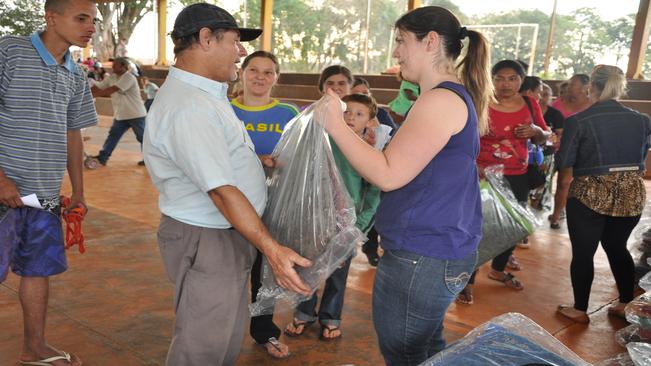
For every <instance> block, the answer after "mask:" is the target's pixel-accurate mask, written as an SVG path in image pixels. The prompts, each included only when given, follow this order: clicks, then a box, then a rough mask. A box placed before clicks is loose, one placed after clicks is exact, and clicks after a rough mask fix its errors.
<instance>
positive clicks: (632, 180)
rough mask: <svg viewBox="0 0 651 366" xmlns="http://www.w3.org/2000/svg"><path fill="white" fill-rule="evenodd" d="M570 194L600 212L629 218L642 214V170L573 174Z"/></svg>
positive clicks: (644, 198)
mask: <svg viewBox="0 0 651 366" xmlns="http://www.w3.org/2000/svg"><path fill="white" fill-rule="evenodd" d="M569 197H574V198H576V199H578V200H579V201H581V203H583V204H584V205H586V206H588V208H590V209H591V210H593V211H595V212H597V213H599V214H602V215H607V216H614V217H631V216H638V215H641V214H642V209H643V208H644V202H645V201H646V190H645V188H644V181H643V179H642V173H641V172H638V171H636V172H615V173H610V174H604V175H588V176H582V177H574V180H573V181H572V184H571V185H570V192H569Z"/></svg>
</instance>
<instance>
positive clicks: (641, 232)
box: [628, 201, 651, 276]
mask: <svg viewBox="0 0 651 366" xmlns="http://www.w3.org/2000/svg"><path fill="white" fill-rule="evenodd" d="M631 239H632V240H631V242H630V243H629V245H628V248H629V250H630V251H631V254H632V255H633V259H634V260H636V269H635V270H636V273H637V275H638V276H642V275H644V274H645V273H647V272H650V271H651V264H649V263H651V262H648V260H649V259H651V201H648V202H647V204H646V205H645V206H644V211H643V212H642V218H641V219H640V222H639V223H638V224H637V226H636V227H635V229H634V230H633V233H632V234H631Z"/></svg>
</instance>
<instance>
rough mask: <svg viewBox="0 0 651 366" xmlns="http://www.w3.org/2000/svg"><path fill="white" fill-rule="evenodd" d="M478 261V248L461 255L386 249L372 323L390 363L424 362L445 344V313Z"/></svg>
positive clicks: (374, 290) (379, 275) (374, 296)
mask: <svg viewBox="0 0 651 366" xmlns="http://www.w3.org/2000/svg"><path fill="white" fill-rule="evenodd" d="M476 262H477V253H476V252H475V253H473V254H471V255H469V256H468V257H467V258H464V259H460V260H442V259H436V258H430V257H423V256H420V255H417V254H414V253H410V252H406V251H402V250H387V251H385V252H384V256H383V257H382V259H381V260H380V263H379V265H378V267H377V272H376V274H375V285H374V287H373V324H374V325H375V331H376V333H377V337H378V342H379V344H380V351H381V352H382V356H383V357H384V360H385V362H386V364H387V365H389V366H392V365H419V364H420V363H422V362H423V361H425V360H427V359H428V358H429V357H431V356H433V355H434V354H435V353H437V352H439V351H441V350H442V349H443V348H445V340H444V339H443V318H444V317H445V312H446V311H447V309H448V306H450V303H451V302H452V301H453V300H454V298H455V297H456V296H457V294H458V293H459V292H460V291H461V290H462V289H463V288H464V287H465V286H466V283H467V282H468V279H469V278H470V274H471V273H472V271H473V270H474V269H475V264H476Z"/></svg>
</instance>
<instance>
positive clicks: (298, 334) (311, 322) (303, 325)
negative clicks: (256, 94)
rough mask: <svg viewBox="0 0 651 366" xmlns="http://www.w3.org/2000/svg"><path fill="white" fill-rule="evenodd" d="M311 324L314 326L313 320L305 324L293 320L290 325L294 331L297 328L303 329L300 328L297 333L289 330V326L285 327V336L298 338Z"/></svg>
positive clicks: (304, 322)
mask: <svg viewBox="0 0 651 366" xmlns="http://www.w3.org/2000/svg"><path fill="white" fill-rule="evenodd" d="M312 324H314V320H312V321H310V322H307V321H302V320H298V319H293V320H292V323H291V325H292V327H294V329H298V327H303V328H301V331H300V332H297V331H292V330H289V325H287V326H286V327H285V334H286V335H288V336H289V337H300V336H302V335H303V333H305V330H306V329H307V328H308V327H309V326H310V325H312Z"/></svg>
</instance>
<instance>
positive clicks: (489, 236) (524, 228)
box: [477, 165, 541, 266]
mask: <svg viewBox="0 0 651 366" xmlns="http://www.w3.org/2000/svg"><path fill="white" fill-rule="evenodd" d="M503 169H504V167H503V166H502V165H495V166H489V167H487V168H486V169H485V170H484V173H485V176H486V180H484V181H482V182H481V183H480V189H481V211H482V216H483V223H482V239H481V241H480V242H479V248H478V251H479V254H478V258H477V266H480V265H481V264H483V263H485V262H487V261H489V260H491V259H493V258H495V257H496V256H497V255H499V254H500V253H502V252H504V251H505V250H507V249H509V248H511V247H513V246H514V245H515V244H516V243H517V242H518V241H519V240H522V239H523V238H524V237H526V236H527V235H529V234H531V233H533V231H534V229H535V228H536V227H537V226H540V224H541V223H540V220H538V218H536V216H535V215H534V214H533V213H532V212H531V211H530V210H529V209H528V208H526V207H523V206H522V205H520V204H519V203H518V201H517V200H516V199H515V196H514V195H513V192H512V191H511V188H510V186H509V183H508V182H507V181H506V179H505V178H504V175H503V173H502V171H503Z"/></svg>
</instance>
